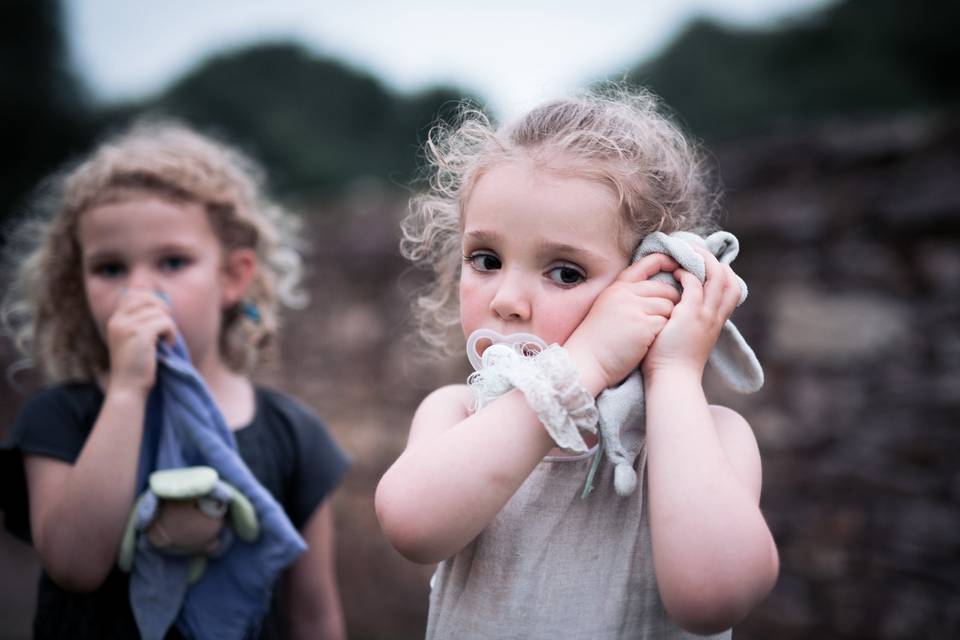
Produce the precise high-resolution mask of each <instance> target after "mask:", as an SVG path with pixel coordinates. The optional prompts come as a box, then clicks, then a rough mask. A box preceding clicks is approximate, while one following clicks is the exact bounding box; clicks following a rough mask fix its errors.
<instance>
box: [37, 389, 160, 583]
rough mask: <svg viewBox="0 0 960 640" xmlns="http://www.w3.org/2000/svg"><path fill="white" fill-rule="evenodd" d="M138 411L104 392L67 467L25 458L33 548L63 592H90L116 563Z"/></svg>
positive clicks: (130, 493) (131, 484)
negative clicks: (94, 418)
mask: <svg viewBox="0 0 960 640" xmlns="http://www.w3.org/2000/svg"><path fill="white" fill-rule="evenodd" d="M143 412H144V401H143V399H142V398H141V397H138V396H137V395H136V394H127V393H123V392H120V393H111V394H108V395H107V397H106V399H105V400H104V405H103V409H102V410H101V412H100V416H99V417H98V418H97V422H96V424H95V425H94V427H93V430H92V431H91V433H90V437H89V439H88V440H87V442H86V444H85V445H84V447H83V449H82V450H81V452H80V456H79V457H78V458H77V461H76V463H75V464H73V465H71V464H67V463H65V462H61V461H59V460H55V459H53V458H48V457H45V456H27V457H26V460H25V467H26V474H27V483H28V486H29V489H30V526H31V528H32V530H33V542H34V547H35V548H36V549H37V553H38V554H39V556H40V559H41V561H42V562H43V565H44V568H45V569H46V570H47V573H49V574H50V577H51V578H52V579H53V580H54V581H56V582H57V583H58V584H60V585H61V586H62V587H63V588H65V589H69V590H71V591H92V590H94V589H96V588H97V587H98V586H100V584H101V583H102V582H103V581H104V579H106V577H107V574H108V573H109V572H110V569H111V567H112V566H113V564H114V562H116V559H117V550H118V549H119V548H120V539H121V537H122V536H123V530H124V527H125V526H126V523H127V518H128V517H129V516H130V509H131V508H132V506H133V500H134V497H135V496H134V493H135V487H136V473H137V462H138V453H139V451H140V439H141V436H142V432H143V430H142V424H143Z"/></svg>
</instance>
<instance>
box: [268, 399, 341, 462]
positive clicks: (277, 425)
mask: <svg viewBox="0 0 960 640" xmlns="http://www.w3.org/2000/svg"><path fill="white" fill-rule="evenodd" d="M256 397H257V421H258V422H259V423H260V424H261V425H262V426H263V428H264V429H265V430H266V432H267V433H266V434H265V435H267V436H268V437H271V438H281V439H283V440H285V441H287V442H289V444H290V445H291V446H292V447H294V448H295V449H296V450H297V451H299V452H302V451H303V450H304V449H316V448H320V449H331V450H334V451H335V452H336V453H337V454H339V455H342V454H341V453H340V450H339V448H338V447H337V445H336V443H335V442H334V441H333V438H332V436H331V435H330V432H329V431H328V429H327V426H326V424H324V422H323V421H322V420H321V419H320V417H319V416H318V415H317V414H316V413H315V412H314V411H313V410H312V409H310V408H309V407H307V406H306V405H305V404H303V403H301V402H299V401H298V400H295V399H294V398H292V397H290V396H288V395H286V394H284V393H281V392H279V391H276V390H274V389H268V388H266V387H257V388H256Z"/></svg>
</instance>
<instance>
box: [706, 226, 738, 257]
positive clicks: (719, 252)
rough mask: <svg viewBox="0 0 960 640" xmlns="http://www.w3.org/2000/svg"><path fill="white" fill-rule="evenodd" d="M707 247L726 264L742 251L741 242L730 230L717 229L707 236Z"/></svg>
mask: <svg viewBox="0 0 960 640" xmlns="http://www.w3.org/2000/svg"><path fill="white" fill-rule="evenodd" d="M706 244H707V249H708V250H709V251H710V252H711V253H712V254H713V255H715V256H716V257H717V260H719V261H720V262H722V263H724V264H729V263H731V262H733V259H734V258H736V257H737V254H738V253H740V242H739V241H738V240H737V237H736V236H735V235H733V234H732V233H730V232H729V231H717V232H715V233H711V234H710V235H709V236H707V238H706Z"/></svg>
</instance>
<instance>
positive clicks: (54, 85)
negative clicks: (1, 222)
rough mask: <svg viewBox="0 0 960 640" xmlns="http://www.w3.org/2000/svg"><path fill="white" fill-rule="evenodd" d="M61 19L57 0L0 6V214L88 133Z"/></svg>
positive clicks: (10, 0)
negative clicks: (69, 64)
mask: <svg viewBox="0 0 960 640" xmlns="http://www.w3.org/2000/svg"><path fill="white" fill-rule="evenodd" d="M62 24H63V20H62V14H61V9H60V5H59V3H58V2H57V1H56V0H7V1H6V2H3V3H2V4H0V145H2V147H0V148H2V149H3V150H4V152H5V153H6V154H7V155H5V156H3V158H2V159H0V218H4V217H6V216H8V215H10V214H11V213H15V212H16V211H17V210H18V209H19V208H20V207H22V206H23V204H24V197H25V194H26V193H28V192H29V191H30V190H32V188H33V187H34V186H35V184H36V182H37V181H38V179H39V178H40V177H41V176H43V175H45V174H48V173H50V172H52V171H53V170H54V169H56V168H57V166H58V165H60V164H61V163H62V162H63V161H64V159H65V158H67V157H68V156H70V155H72V154H74V153H77V152H79V151H80V150H81V149H82V148H83V147H84V146H85V145H86V144H88V143H89V141H90V138H91V135H92V129H91V126H90V121H89V119H88V111H87V109H86V107H85V100H84V92H83V88H82V87H81V85H80V83H79V82H78V81H77V79H76V78H75V76H74V75H73V73H72V72H71V70H70V69H69V67H68V63H67V56H66V55H65V48H64V37H63V27H62Z"/></svg>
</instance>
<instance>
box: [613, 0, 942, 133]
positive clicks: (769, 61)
mask: <svg viewBox="0 0 960 640" xmlns="http://www.w3.org/2000/svg"><path fill="white" fill-rule="evenodd" d="M958 27H960V2H957V1H956V0H924V1H923V2H916V1H912V0H847V1H846V2H841V3H838V4H834V5H829V6H828V7H827V8H825V9H823V10H821V11H819V12H815V13H811V14H808V15H806V16H801V17H798V18H795V19H793V20H791V21H788V22H786V23H784V24H782V25H780V26H778V27H774V28H769V29H738V28H735V27H731V26H726V25H722V24H719V23H717V22H713V21H710V20H705V19H698V20H695V21H694V22H692V23H691V24H690V25H689V26H688V27H687V29H686V30H685V31H684V32H683V33H682V34H681V35H680V36H678V37H677V38H676V39H675V40H674V41H673V43H671V44H670V45H669V46H668V47H667V48H666V50H664V51H663V52H662V53H661V54H660V55H658V56H656V57H655V58H654V59H652V60H650V61H648V62H645V63H643V64H641V65H639V66H638V67H636V68H635V69H634V70H633V71H631V72H630V73H629V74H628V78H627V80H628V81H629V82H632V83H634V84H641V85H644V86H647V87H650V88H651V89H653V90H654V91H655V92H656V93H658V94H659V95H660V96H661V97H662V98H663V99H664V101H665V102H666V103H667V104H668V105H670V106H671V108H672V109H673V110H674V112H675V113H676V114H677V115H678V116H679V117H680V119H681V120H682V121H683V122H684V123H685V124H686V126H687V127H688V128H689V129H690V130H691V131H693V132H694V133H695V134H697V135H699V136H702V137H704V138H706V139H708V140H714V141H715V140H719V139H728V138H732V137H735V136H739V135H743V134H749V133H756V132H759V131H763V130H766V129H770V128H772V127H775V126H783V125H785V124H797V123H807V122H811V121H816V120H821V119H824V118H826V117H835V116H841V117H849V116H871V115H878V114H886V113H891V112H897V111H904V110H930V109H934V108H939V107H956V106H957V104H958V102H960V83H958V82H957V81H956V76H955V75H954V74H955V73H956V69H957V68H958V66H960V38H958V37H957V32H956V29H957V28H958Z"/></svg>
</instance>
